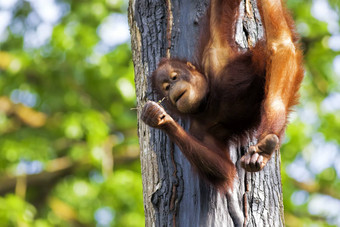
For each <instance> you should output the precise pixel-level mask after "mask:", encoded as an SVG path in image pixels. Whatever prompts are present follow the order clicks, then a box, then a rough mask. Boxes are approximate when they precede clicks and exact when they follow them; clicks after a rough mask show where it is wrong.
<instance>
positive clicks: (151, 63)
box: [129, 0, 284, 226]
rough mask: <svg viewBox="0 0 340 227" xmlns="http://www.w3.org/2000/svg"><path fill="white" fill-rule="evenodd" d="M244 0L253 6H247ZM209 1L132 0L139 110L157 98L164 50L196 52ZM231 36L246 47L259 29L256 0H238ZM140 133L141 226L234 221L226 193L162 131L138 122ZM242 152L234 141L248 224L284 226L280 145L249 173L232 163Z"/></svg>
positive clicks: (260, 32)
mask: <svg viewBox="0 0 340 227" xmlns="http://www.w3.org/2000/svg"><path fill="white" fill-rule="evenodd" d="M245 4H251V5H247V6H248V8H247V7H245ZM207 6H208V1H207V0H199V1H198V0H130V5H129V24H130V29H131V42H132V52H133V62H134V65H135V83H136V94H137V107H138V108H137V109H138V117H139V116H140V110H141V108H142V106H143V105H144V103H145V102H146V101H147V100H155V96H154V93H153V91H152V89H151V87H150V81H149V77H150V75H151V73H152V71H153V70H155V68H156V66H157V63H158V62H159V60H160V59H161V58H162V57H165V56H167V55H170V56H172V57H179V58H186V59H188V60H191V59H192V58H193V55H194V53H195V45H196V42H197V38H198V32H199V24H200V19H201V17H202V16H203V15H204V12H205V10H206V8H207ZM249 6H252V7H250V9H251V10H249ZM168 9H169V10H168ZM235 35H236V42H237V43H238V45H239V46H240V48H247V47H248V45H252V44H254V43H255V42H256V40H257V39H258V38H260V37H261V36H262V35H263V28H262V23H261V19H260V16H259V14H258V11H257V8H256V2H255V0H251V1H250V0H244V1H241V7H240V15H239V19H238V22H237V29H236V31H235ZM138 119H140V118H138ZM182 124H183V125H184V126H185V125H186V124H187V123H186V122H183V121H182ZM138 135H139V141H140V148H141V166H142V177H143V191H144V192H143V195H144V208H145V218H146V219H145V225H146V226H234V223H233V221H232V219H231V217H230V214H229V211H228V201H227V198H226V196H224V195H221V194H219V193H217V192H216V191H215V190H214V189H213V188H212V187H211V186H209V185H207V184H205V183H204V182H202V181H201V180H200V179H199V178H198V177H197V176H196V174H195V173H194V172H193V171H192V169H191V167H190V164H189V163H188V161H187V160H186V159H185V157H184V156H183V155H182V153H181V151H180V150H179V149H178V148H177V147H176V146H175V145H173V144H172V143H171V141H169V139H168V138H167V136H166V135H165V134H164V133H162V132H161V131H160V130H155V129H152V128H150V127H148V126H146V125H145V124H144V123H143V122H141V121H139V123H138ZM253 142H254V141H253ZM245 151H246V148H241V147H232V148H231V156H232V159H233V161H234V162H236V165H237V169H238V175H239V187H238V188H236V190H237V195H238V201H239V205H240V206H241V209H242V210H243V211H244V213H245V217H246V226H283V225H284V219H283V204H282V186H281V176H280V155H279V152H278V151H277V152H276V153H275V155H273V157H272V159H271V160H270V162H269V163H268V164H267V166H266V167H265V168H264V170H263V171H260V172H259V173H246V172H245V171H244V170H243V169H242V168H241V167H240V166H239V163H238V162H237V160H239V158H240V157H241V156H242V155H243V154H244V153H245Z"/></svg>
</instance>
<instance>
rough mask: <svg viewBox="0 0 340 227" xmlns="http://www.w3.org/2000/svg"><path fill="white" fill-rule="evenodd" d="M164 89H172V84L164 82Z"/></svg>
mask: <svg viewBox="0 0 340 227" xmlns="http://www.w3.org/2000/svg"><path fill="white" fill-rule="evenodd" d="M163 89H164V90H165V91H168V90H169V89H170V84H168V83H164V84H163Z"/></svg>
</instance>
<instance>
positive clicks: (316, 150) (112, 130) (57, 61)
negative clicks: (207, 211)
mask: <svg viewBox="0 0 340 227" xmlns="http://www.w3.org/2000/svg"><path fill="white" fill-rule="evenodd" d="M127 5H128V3H127V1H123V0H91V1H90V0H82V1H70V0H31V1H22V0H3V1H1V2H0V226H41V227H42V226H124V227H125V226H144V214H143V198H142V180H141V174H140V163H139V147H138V138H137V129H136V125H137V119H136V111H135V110H133V109H132V108H134V107H135V105H136V101H135V93H134V82H133V77H134V75H133V64H132V61H131V47H130V40H129V37H128V35H129V31H128V27H127V26H128V25H127V16H126V14H127ZM288 7H289V8H290V9H291V10H292V12H293V15H294V18H295V21H296V25H297V30H298V32H299V33H300V34H301V38H302V42H301V44H302V48H303V49H304V53H305V65H306V66H305V67H306V74H305V79H304V81H303V85H302V89H301V104H300V105H298V106H297V107H296V108H295V110H296V111H295V112H294V113H293V114H292V115H291V116H290V122H291V124H290V125H289V126H288V129H287V136H286V139H285V142H284V144H283V146H282V149H281V154H282V180H283V191H284V205H285V218H286V225H287V226H340V215H339V214H340V181H339V178H340V146H339V143H340V85H339V82H338V81H339V80H340V29H339V27H340V23H339V22H340V19H339V7H340V2H339V1H337V0H329V1H327V0H314V1H307V0H290V1H288ZM131 109H132V110H131Z"/></svg>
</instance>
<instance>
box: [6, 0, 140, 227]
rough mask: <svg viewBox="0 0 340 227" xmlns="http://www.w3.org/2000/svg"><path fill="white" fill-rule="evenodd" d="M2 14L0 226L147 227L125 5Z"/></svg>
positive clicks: (18, 9)
mask: <svg viewBox="0 0 340 227" xmlns="http://www.w3.org/2000/svg"><path fill="white" fill-rule="evenodd" d="M10 2H14V3H15V4H14V5H12V6H11V3H10ZM46 2H47V3H46ZM39 7H42V9H40V8H39ZM0 10H1V12H7V13H8V14H9V15H11V19H10V20H9V21H8V24H7V27H5V30H4V31H0V33H1V38H0V39H1V40H2V41H1V42H0V47H1V49H0V61H1V63H0V195H1V197H0V223H1V226H79V225H81V226H96V225H97V226H143V225H144V214H143V199H142V198H143V197H142V195H143V194H142V182H141V174H140V167H139V166H140V165H139V152H138V150H139V148H138V139H137V133H136V125H137V122H136V112H135V111H132V110H130V109H131V108H133V107H135V105H136V104H135V100H136V97H135V93H134V81H133V80H134V75H133V64H132V61H131V50H130V46H129V44H128V43H129V40H128V36H126V37H125V38H124V37H123V38H122V39H121V40H120V41H119V40H118V41H117V42H115V43H114V42H113V41H111V40H114V39H116V36H117V34H118V36H119V33H124V32H125V33H127V32H128V27H127V16H126V13H127V12H126V10H127V2H126V1H120V0H118V1H113V0H107V1H105V0H95V1H82V2H77V1H69V0H55V1H9V3H5V2H4V3H1V4H0ZM44 11H45V12H44ZM46 12H47V13H46ZM121 18H124V21H120V20H121ZM122 26H125V27H123V28H124V29H125V30H124V31H117V32H116V33H113V34H111V33H112V32H114V30H115V29H119V27H122ZM0 29H1V28H0ZM125 33H124V34H125ZM32 34H33V35H32ZM44 36H45V37H47V38H46V39H43V38H42V37H44ZM105 36H107V37H105ZM108 40H109V41H108Z"/></svg>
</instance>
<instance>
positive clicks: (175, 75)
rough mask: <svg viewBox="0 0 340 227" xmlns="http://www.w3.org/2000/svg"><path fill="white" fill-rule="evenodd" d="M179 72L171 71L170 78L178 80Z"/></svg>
mask: <svg viewBox="0 0 340 227" xmlns="http://www.w3.org/2000/svg"><path fill="white" fill-rule="evenodd" d="M177 76H178V73H177V72H172V73H170V79H171V80H177Z"/></svg>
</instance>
